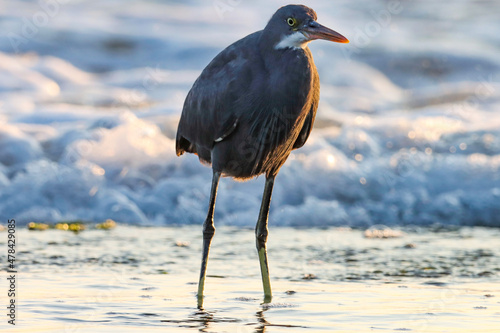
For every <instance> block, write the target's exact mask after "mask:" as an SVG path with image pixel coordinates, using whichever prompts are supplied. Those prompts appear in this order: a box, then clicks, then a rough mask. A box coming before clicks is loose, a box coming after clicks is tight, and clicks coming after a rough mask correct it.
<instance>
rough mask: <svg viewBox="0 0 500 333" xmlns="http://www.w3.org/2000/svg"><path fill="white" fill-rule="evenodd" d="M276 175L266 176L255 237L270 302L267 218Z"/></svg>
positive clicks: (265, 294) (266, 294) (267, 298)
mask: <svg viewBox="0 0 500 333" xmlns="http://www.w3.org/2000/svg"><path fill="white" fill-rule="evenodd" d="M274 177H275V176H269V177H267V178H266V185H265V187H264V194H263V196H262V205H261V206H260V213H259V219H258V220H257V226H256V227H255V237H256V242H257V252H258V253H259V261H260V272H261V274H262V284H263V286H264V297H265V299H264V301H265V302H270V301H271V298H272V293H271V282H270V280H269V267H268V264H267V251H266V242H267V235H268V230H267V218H268V216H269V205H270V204H271V195H272V193H273V185H274Z"/></svg>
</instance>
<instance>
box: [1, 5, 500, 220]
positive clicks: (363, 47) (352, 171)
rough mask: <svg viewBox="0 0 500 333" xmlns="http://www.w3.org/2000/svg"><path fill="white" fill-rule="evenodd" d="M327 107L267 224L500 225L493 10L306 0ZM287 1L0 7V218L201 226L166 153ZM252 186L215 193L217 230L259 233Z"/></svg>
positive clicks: (497, 27) (200, 207)
mask: <svg viewBox="0 0 500 333" xmlns="http://www.w3.org/2000/svg"><path fill="white" fill-rule="evenodd" d="M302 3H303V4H305V5H307V6H310V7H311V8H313V9H315V10H316V12H317V13H318V22H320V23H322V24H323V25H326V26H328V27H330V28H332V29H334V30H336V31H338V32H340V33H341V34H343V35H344V36H346V37H347V38H349V39H350V40H351V43H350V44H343V45H340V44H333V43H328V42H324V41H317V42H314V43H311V44H310V48H311V50H312V52H313V55H314V58H315V62H316V65H317V67H318V71H319V74H320V78H321V102H320V106H319V110H318V115H317V121H316V124H315V129H314V130H313V133H312V136H311V137H310V138H309V141H308V143H307V144H306V145H305V146H304V147H303V148H302V149H300V150H297V151H295V152H294V153H293V154H292V156H291V157H290V158H289V161H288V162H287V163H286V164H285V166H284V167H283V168H282V170H281V172H280V174H279V175H278V178H277V179H278V180H277V182H276V186H275V192H274V197H273V203H272V205H271V217H270V223H271V225H286V226H305V227H307V226H351V227H367V226H372V225H376V224H384V225H389V226H393V225H406V226H407V225H418V226H425V225H435V224H440V225H484V226H496V227H499V226H500V204H499V202H500V172H499V171H500V170H499V168H500V113H499V112H498V110H497V108H498V107H500V75H499V73H500V57H499V53H500V36H499V34H498V31H500V21H499V20H498V12H499V11H500V3H499V2H497V1H488V0H455V1H443V2H436V1H430V0H428V1H425V0H423V1H408V0H387V1H383V0H376V1H374V0H361V1H347V0H337V1H331V2H326V1H305V0H304V1H302ZM286 4H288V2H285V1H276V0H272V1H247V0H213V1H212V0H211V1H196V0H187V1H186V0H185V1H146V0H141V1H138V0H119V1H118V0H106V1H83V0H82V1H80V0H41V1H34V0H33V1H29V0H26V1H7V0H3V1H0V13H1V16H0V36H1V38H0V219H1V220H2V221H6V220H7V219H12V218H14V219H16V221H18V222H19V223H27V222H30V221H35V222H59V221H69V220H83V221H96V222H98V221H104V220H106V219H109V218H110V219H114V220H116V221H119V222H128V223H134V224H141V225H176V224H193V223H197V224H201V223H202V221H203V220H204V217H205V214H206V208H207V204H208V194H209V188H210V180H211V172H210V169H209V168H207V167H205V166H202V165H200V164H199V162H198V159H197V157H196V156H192V155H189V156H186V155H185V156H182V158H178V157H176V156H175V151H174V146H175V133H176V128H177V122H178V119H179V116H180V112H181V110H182V105H183V102H184V98H185V96H186V94H187V92H188V91H189V89H190V87H191V85H192V84H193V82H194V80H195V79H196V78H197V76H198V75H199V74H200V72H201V70H202V69H203V68H204V67H205V66H206V65H207V64H208V62H209V61H210V60H211V59H212V58H213V57H214V56H215V55H216V54H217V53H218V52H220V51H221V50H222V49H224V48H225V47H226V46H228V45H229V44H231V43H233V42H234V41H236V40H238V39H240V38H242V37H244V36H246V35H248V34H250V33H252V32H254V31H257V30H260V29H262V28H264V26H265V25H266V23H267V21H268V20H269V18H270V17H271V16H272V14H273V13H274V12H275V11H276V10H277V9H278V8H279V7H281V6H283V5H286ZM262 189H263V178H262V177H261V178H258V179H257V180H253V181H250V182H245V183H237V182H234V181H231V180H229V179H224V180H223V181H222V182H221V185H220V191H219V197H218V202H217V208H216V224H217V225H221V224H226V225H237V226H240V225H242V226H252V225H254V224H255V221H256V218H257V214H258V209H259V205H260V200H261V193H262Z"/></svg>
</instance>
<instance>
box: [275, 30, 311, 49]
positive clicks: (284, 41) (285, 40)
mask: <svg viewBox="0 0 500 333" xmlns="http://www.w3.org/2000/svg"><path fill="white" fill-rule="evenodd" d="M309 42H310V40H309V39H308V38H307V37H306V36H304V34H303V33H301V32H299V31H297V32H294V33H293V34H291V35H284V36H282V37H281V40H280V41H279V42H278V43H277V44H276V45H275V46H274V48H275V49H277V50H279V49H288V48H292V49H305V48H306V47H307V44H308V43H309Z"/></svg>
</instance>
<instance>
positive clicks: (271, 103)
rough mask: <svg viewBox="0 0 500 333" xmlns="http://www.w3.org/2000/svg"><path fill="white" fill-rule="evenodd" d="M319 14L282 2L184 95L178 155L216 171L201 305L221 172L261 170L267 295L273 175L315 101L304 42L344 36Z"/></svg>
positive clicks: (304, 130) (242, 174)
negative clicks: (263, 23) (319, 19)
mask: <svg viewBox="0 0 500 333" xmlns="http://www.w3.org/2000/svg"><path fill="white" fill-rule="evenodd" d="M316 19H317V16H316V13H315V12H314V10H312V9H311V8H308V7H306V6H302V5H288V6H285V7H281V8H280V9H279V10H278V11H277V12H276V13H275V14H274V15H273V17H272V18H271V20H269V23H268V24H267V26H266V27H265V28H264V30H261V31H257V32H255V33H253V34H251V35H248V36H247V37H245V38H243V39H240V40H239V41H237V42H235V43H234V44H232V45H230V46H229V47H227V48H226V49H225V50H223V51H222V52H221V53H219V54H218V55H217V56H216V57H215V58H214V59H213V60H212V62H210V64H208V66H207V67H206V68H205V69H204V70H203V72H202V73H201V75H200V77H198V79H197V80H196V82H195V83H194V84H193V87H192V88H191V90H190V91H189V93H188V95H187V97H186V101H185V102H184V108H183V110H182V115H181V119H180V122H179V128H178V130H177V138H176V152H177V155H178V156H180V155H182V154H183V153H184V152H189V153H193V154H197V155H198V157H199V159H200V161H201V162H203V163H207V164H211V165H212V170H213V179H212V189H211V192H210V203H209V207H208V215H207V218H206V220H205V223H204V224H203V256H202V262H201V272H200V281H199V285H198V306H199V307H200V308H201V307H202V304H203V289H204V284H205V273H206V269H207V260H208V253H209V250H210V243H211V241H212V237H213V235H214V233H215V227H214V223H213V215H214V208H215V198H216V195H217V187H218V184H219V179H220V177H221V176H228V177H233V178H235V179H238V180H245V179H250V178H253V177H255V176H258V175H260V174H263V173H265V174H266V183H265V187H264V194H263V198H262V206H261V208H260V213H259V218H258V220H257V225H256V227H255V235H256V242H257V252H258V255H259V261H260V268H261V273H262V283H263V286H264V295H265V299H266V300H267V301H270V300H271V284H270V281H269V269H268V264H267V251H266V241H267V235H268V229H267V219H268V215H269V205H270V202H271V193H272V189H273V184H274V179H275V177H276V175H277V174H278V171H279V170H280V168H281V166H282V165H283V164H284V163H285V161H286V159H287V158H288V156H289V155H290V152H291V151H292V150H294V149H297V148H300V147H302V146H303V145H304V143H305V142H306V140H307V138H308V137H309V134H310V133H311V129H312V127H313V123H314V117H315V115H316V109H317V108H318V101H319V76H318V72H317V70H316V66H315V65H314V61H313V57H312V54H311V51H310V50H309V48H308V47H307V44H308V43H309V42H310V41H312V40H315V39H324V40H328V41H332V42H338V43H348V42H349V41H348V40H347V39H346V38H345V37H344V36H342V35H341V34H339V33H337V32H335V31H333V30H331V29H329V28H327V27H324V26H322V25H321V24H319V23H318V22H316Z"/></svg>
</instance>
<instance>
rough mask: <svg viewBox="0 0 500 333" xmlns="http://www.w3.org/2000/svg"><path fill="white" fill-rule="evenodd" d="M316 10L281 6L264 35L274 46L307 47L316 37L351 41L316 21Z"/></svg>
mask: <svg viewBox="0 0 500 333" xmlns="http://www.w3.org/2000/svg"><path fill="white" fill-rule="evenodd" d="M316 19H317V15H316V12H315V11H314V10H312V9H311V8H309V7H306V6H303V5H288V6H284V7H281V8H280V9H278V11H277V12H276V13H275V14H274V15H273V17H271V20H269V23H268V24H267V26H266V28H265V29H264V35H266V37H267V38H269V39H268V40H269V41H271V42H272V43H274V48H276V49H285V48H305V47H306V46H307V43H309V42H310V41H313V40H315V39H324V40H328V41H331V42H337V43H349V40H348V39H347V38H345V37H344V36H342V35H341V34H339V33H338V32H336V31H333V30H332V29H330V28H327V27H325V26H322V25H321V24H319V23H318V22H316Z"/></svg>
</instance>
